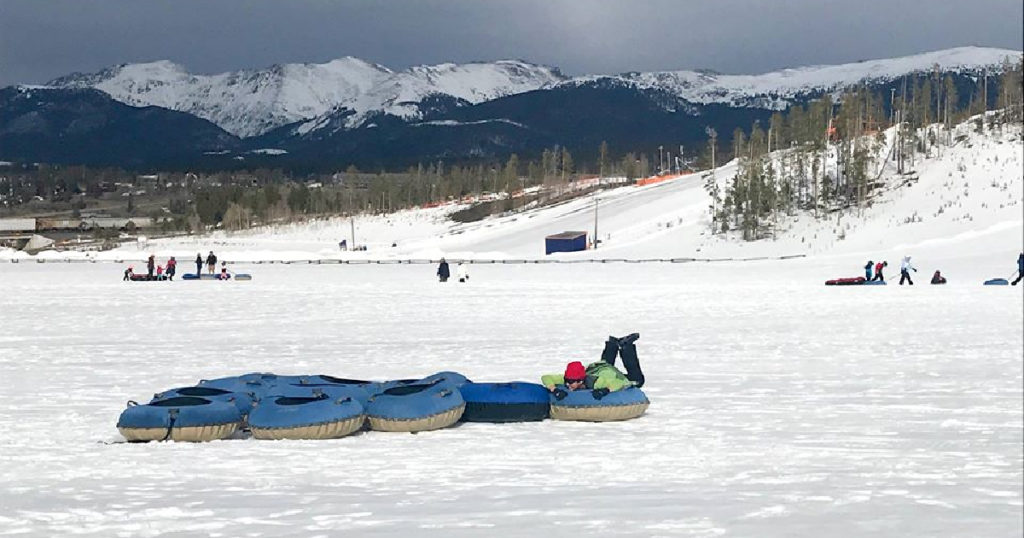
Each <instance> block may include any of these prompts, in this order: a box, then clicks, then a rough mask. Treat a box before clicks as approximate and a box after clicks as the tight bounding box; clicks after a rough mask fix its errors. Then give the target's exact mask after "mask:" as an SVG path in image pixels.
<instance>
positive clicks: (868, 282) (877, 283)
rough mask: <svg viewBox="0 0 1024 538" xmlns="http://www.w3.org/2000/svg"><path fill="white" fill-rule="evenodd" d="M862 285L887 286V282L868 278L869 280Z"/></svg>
mask: <svg viewBox="0 0 1024 538" xmlns="http://www.w3.org/2000/svg"><path fill="white" fill-rule="evenodd" d="M861 285H862V286H885V285H886V283H885V281H884V280H868V281H866V282H864V283H863V284H861Z"/></svg>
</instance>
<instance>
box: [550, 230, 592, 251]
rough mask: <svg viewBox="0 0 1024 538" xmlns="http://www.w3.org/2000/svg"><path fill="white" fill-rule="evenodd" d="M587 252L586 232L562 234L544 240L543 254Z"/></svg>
mask: <svg viewBox="0 0 1024 538" xmlns="http://www.w3.org/2000/svg"><path fill="white" fill-rule="evenodd" d="M579 250H587V232H562V233H560V234H555V235H549V236H547V237H545V238H544V254H551V253H552V252H576V251H579Z"/></svg>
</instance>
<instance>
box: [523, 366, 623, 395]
mask: <svg viewBox="0 0 1024 538" xmlns="http://www.w3.org/2000/svg"><path fill="white" fill-rule="evenodd" d="M540 382H541V384H542V385H544V386H545V387H551V386H554V385H564V384H565V376H564V375H563V374H547V375H542V376H540ZM584 385H586V387H587V389H590V390H593V389H608V390H610V391H613V392H614V391H616V390H622V389H624V388H626V387H631V386H633V382H632V381H630V380H629V379H626V375H625V374H623V373H622V372H620V371H619V370H618V369H617V368H615V367H614V366H612V365H611V364H608V363H607V362H604V361H597V362H594V363H591V364H590V365H588V366H587V379H586V382H585V383H584Z"/></svg>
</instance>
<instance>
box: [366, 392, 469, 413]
mask: <svg viewBox="0 0 1024 538" xmlns="http://www.w3.org/2000/svg"><path fill="white" fill-rule="evenodd" d="M463 405H465V400H463V399H462V394H461V393H460V392H459V391H458V390H457V389H449V388H445V387H443V386H441V384H440V383H435V384H433V385H422V384H417V385H403V386H397V387H392V388H389V389H387V390H385V391H384V392H382V393H380V394H378V395H376V396H373V397H372V398H370V402H369V404H368V406H367V408H366V413H367V414H368V415H370V416H372V417H374V418H380V419H384V420H416V419H421V418H427V417H431V416H434V415H437V414H439V413H444V412H445V411H451V410H452V409H454V408H456V407H461V406H463Z"/></svg>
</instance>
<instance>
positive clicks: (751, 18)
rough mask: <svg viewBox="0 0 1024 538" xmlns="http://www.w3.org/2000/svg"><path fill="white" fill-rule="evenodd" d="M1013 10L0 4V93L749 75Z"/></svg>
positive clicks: (998, 32) (433, 3)
mask: <svg viewBox="0 0 1024 538" xmlns="http://www.w3.org/2000/svg"><path fill="white" fill-rule="evenodd" d="M1022 18H1024V8H1022V6H1021V3H1020V2H1019V0H972V1H971V2H964V1H963V0H929V1H924V0H915V1H911V0H859V1H852V2H851V1H849V0H842V1H837V0H789V1H787V0H755V1H740V0H717V1H714V0H648V1H643V0H492V1H484V0H453V1H442V0H380V1H375V2H371V1H326V0H299V1H285V0H244V1H243V0H223V1H215V0H167V1H146V0H97V1H91V2H88V1H83V0H0V86H5V85H9V84H15V83H41V82H45V81H46V80H49V79H51V78H54V77H57V76H60V75H64V74H67V73H70V72H73V71H95V70H98V69H101V68H103V67H107V66H110V65H113V64H118V63H126V62H129V63H130V62H141V61H151V60H158V59H169V60H172V61H174V62H177V63H180V64H182V65H184V66H185V67H186V68H188V69H189V70H190V71H192V72H197V73H215V72H221V71H228V70H234V69H240V68H262V67H266V66H268V65H270V64H274V63H286V62H323V61H326V60H329V59H332V58H337V57H341V56H356V57H359V58H363V59H365V60H368V61H372V62H376V63H380V64H382V65H385V66H387V67H390V68H392V69H403V68H406V67H409V66H411V65H419V64H434V63H441V62H447V61H451V62H466V61H474V60H485V61H486V60H496V59H504V58H520V59H524V60H528V61H532V62H536V63H543V64H547V65H552V66H556V67H560V68H561V69H562V70H563V71H564V72H566V73H567V74H583V73H619V72H623V71H653V70H671V69H695V68H710V69H714V70H716V71H721V72H728V73H759V72H764V71H769V70H773V69H778V68H783V67H796V66H800V65H810V64H822V63H841V62H849V61H856V60H860V59H868V58H885V57H892V56H900V55H907V54H913V53H917V52H925V51H929V50H937V49H943V48H950V47H957V46H964V45H978V46H988V47H1002V48H1008V49H1015V50H1020V49H1021V48H1022V47H1024V44H1022V42H1024V32H1022V29H1021V21H1022Z"/></svg>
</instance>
